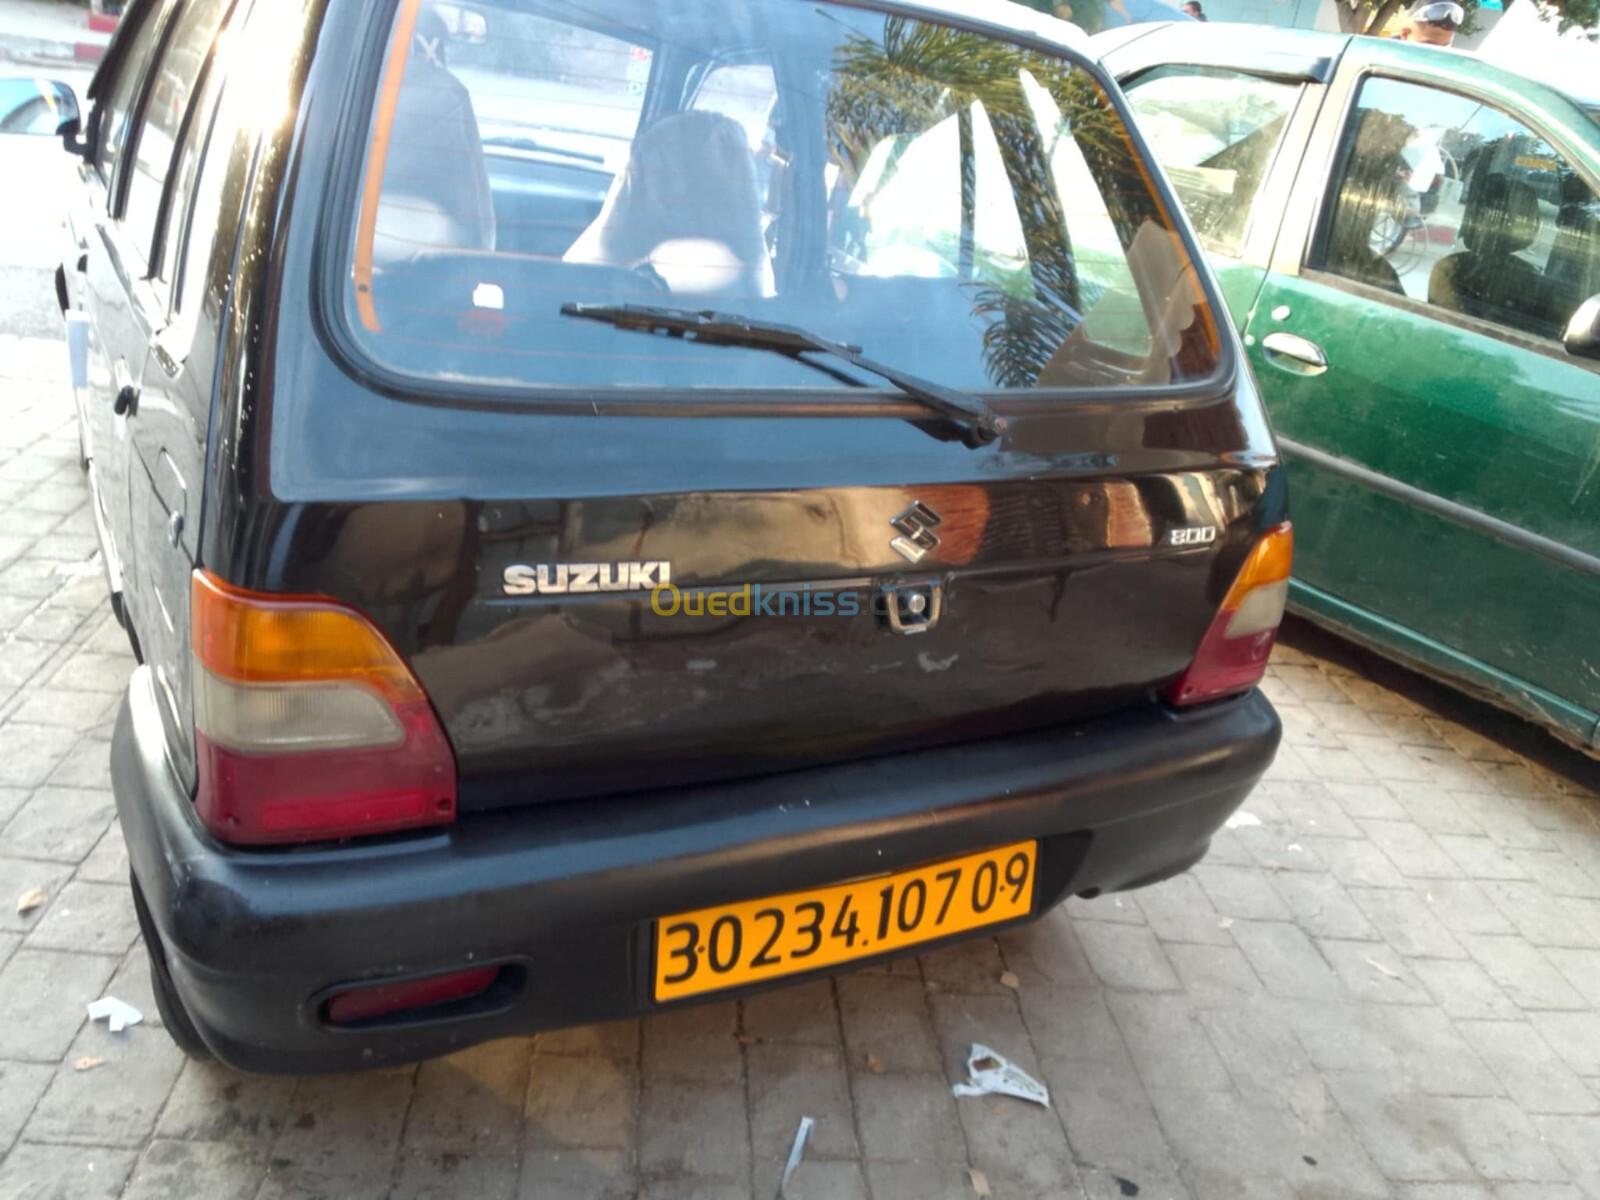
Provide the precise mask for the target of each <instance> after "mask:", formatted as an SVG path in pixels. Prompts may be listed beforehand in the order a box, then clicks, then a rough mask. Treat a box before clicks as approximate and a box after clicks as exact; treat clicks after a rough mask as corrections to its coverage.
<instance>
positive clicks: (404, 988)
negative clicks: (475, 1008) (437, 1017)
mask: <svg viewBox="0 0 1600 1200" xmlns="http://www.w3.org/2000/svg"><path fill="white" fill-rule="evenodd" d="M499 977H500V968H499V967H473V968H471V969H470V970H466V971H452V972H450V973H449V974H447V975H429V976H427V977H426V978H424V979H406V980H402V981H401V982H399V983H375V984H371V985H369V986H367V987H356V988H351V989H349V990H348V991H344V992H339V993H337V994H335V995H334V996H333V997H332V999H330V1000H329V1001H328V1020H329V1022H330V1023H332V1024H334V1025H351V1024H354V1023H355V1022H357V1021H370V1020H372V1019H373V1018H374V1017H386V1016H388V1015H390V1014H391V1013H397V1012H404V1011H406V1010H407V1009H413V1008H434V1007H436V1006H437V1005H440V1004H450V1003H452V1002H453V1001H456V1000H466V999H468V998H469V997H472V996H481V995H482V994H483V993H484V992H486V991H488V990H489V989H490V988H491V987H492V986H493V985H494V981H495V980H496V979H498V978H499Z"/></svg>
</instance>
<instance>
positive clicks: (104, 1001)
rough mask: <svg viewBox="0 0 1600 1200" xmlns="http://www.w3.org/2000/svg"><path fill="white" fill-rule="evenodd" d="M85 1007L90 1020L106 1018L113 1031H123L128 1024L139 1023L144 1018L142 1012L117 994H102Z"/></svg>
mask: <svg viewBox="0 0 1600 1200" xmlns="http://www.w3.org/2000/svg"><path fill="white" fill-rule="evenodd" d="M84 1008H85V1009H86V1010H87V1011H88V1013H89V1020H91V1021H98V1020H100V1019H101V1018H104V1019H105V1021H106V1023H107V1025H108V1026H109V1027H110V1029H111V1032H112V1033H121V1032H122V1031H123V1030H124V1029H126V1028H128V1026H130V1025H137V1024H138V1023H139V1022H140V1021H142V1020H144V1014H143V1013H142V1012H140V1011H139V1010H138V1009H137V1008H135V1007H134V1006H133V1005H131V1004H129V1003H128V1002H127V1001H125V1000H118V999H117V998H116V997H115V996H102V997H100V999H98V1000H94V1001H91V1002H90V1003H88V1004H86V1005H84Z"/></svg>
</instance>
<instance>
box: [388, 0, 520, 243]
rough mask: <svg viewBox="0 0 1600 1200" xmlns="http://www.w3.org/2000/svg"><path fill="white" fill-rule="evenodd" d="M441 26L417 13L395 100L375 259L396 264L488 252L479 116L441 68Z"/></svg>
mask: <svg viewBox="0 0 1600 1200" xmlns="http://www.w3.org/2000/svg"><path fill="white" fill-rule="evenodd" d="M446 36H447V35H446V30H445V24H444V21H443V20H441V19H440V17H439V15H438V14H437V13H435V12H434V11H433V9H432V7H431V6H430V7H425V8H423V9H422V10H421V11H420V12H419V13H418V14H417V23H416V29H415V32H414V33H413V35H412V39H411V51H410V55H409V56H408V57H407V59H406V69H405V76H404V79H403V81H402V83H401V86H400V94H399V97H398V99H397V100H396V102H395V109H394V124H393V127H392V129H391V132H390V135H389V156H388V161H387V163H386V165H385V168H384V173H383V192H382V194H381V199H380V200H379V202H378V222H377V230H376V237H375V238H374V240H373V257H374V258H375V259H376V260H377V261H378V262H380V263H394V262H399V261H403V260H404V259H407V258H411V257H413V256H414V255H416V254H419V253H422V252H424V251H428V250H439V249H459V250H493V249H494V236H495V228H494V193H493V192H492V191H491V190H490V187H489V169H488V166H487V165H486V163H485V161H484V156H483V141H482V138H481V136H480V135H479V133H478V118H477V115H476V114H475V113H474V112H473V108H472V97H471V95H470V94H468V92H467V89H466V87H465V86H464V85H463V84H462V83H461V81H460V80H458V79H457V78H456V77H455V76H454V75H452V74H451V73H450V71H449V70H448V69H447V68H446V66H445V57H444V55H445V39H446Z"/></svg>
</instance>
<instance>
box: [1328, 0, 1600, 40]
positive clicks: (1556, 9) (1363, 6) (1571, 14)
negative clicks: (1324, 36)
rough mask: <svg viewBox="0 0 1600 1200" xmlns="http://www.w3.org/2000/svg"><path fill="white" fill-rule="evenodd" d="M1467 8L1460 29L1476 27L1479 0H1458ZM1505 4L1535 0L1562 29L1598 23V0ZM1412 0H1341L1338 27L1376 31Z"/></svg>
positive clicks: (1466, 31) (1474, 29)
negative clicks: (1465, 18)
mask: <svg viewBox="0 0 1600 1200" xmlns="http://www.w3.org/2000/svg"><path fill="white" fill-rule="evenodd" d="M1457 2H1458V3H1459V4H1460V5H1461V7H1462V8H1464V9H1466V11H1467V20H1466V24H1465V25H1463V26H1462V27H1461V32H1462V33H1464V34H1467V35H1469V36H1470V35H1471V34H1474V33H1476V32H1477V31H1478V22H1477V15H1478V10H1479V3H1478V0H1457ZM1506 2H1507V5H1508V6H1509V5H1510V4H1511V3H1517V4H1537V5H1538V6H1539V9H1540V15H1541V16H1543V17H1544V19H1545V20H1548V21H1553V22H1554V23H1555V25H1556V28H1557V29H1558V30H1559V31H1560V32H1561V33H1565V32H1566V31H1567V30H1569V29H1594V28H1596V27H1597V26H1600V0H1506ZM1413 3H1414V0H1340V4H1339V28H1341V29H1343V30H1344V31H1345V32H1347V33H1365V34H1379V33H1382V32H1383V30H1384V27H1385V26H1387V25H1388V24H1389V22H1390V21H1391V20H1393V19H1394V18H1395V17H1396V16H1398V15H1400V14H1401V13H1403V12H1405V11H1406V10H1407V9H1408V8H1410V7H1411V6H1412V4H1413Z"/></svg>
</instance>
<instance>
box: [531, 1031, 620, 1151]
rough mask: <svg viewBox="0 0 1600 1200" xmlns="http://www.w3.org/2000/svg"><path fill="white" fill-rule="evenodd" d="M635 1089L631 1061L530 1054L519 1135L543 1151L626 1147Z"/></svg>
mask: <svg viewBox="0 0 1600 1200" xmlns="http://www.w3.org/2000/svg"><path fill="white" fill-rule="evenodd" d="M638 1088H639V1081H638V1076H637V1074H636V1072H635V1070H634V1068H633V1065H632V1064H631V1063H626V1062H621V1061H618V1060H616V1059H609V1058H573V1057H568V1056H565V1055H556V1054H535V1055H534V1056H533V1060H532V1064H531V1067H530V1069H529V1077H528V1095H527V1101H526V1104H525V1106H524V1109H523V1137H524V1138H525V1139H526V1141H527V1144H528V1145H529V1146H530V1147H536V1148H539V1149H545V1150H560V1149H563V1148H573V1147H577V1148H582V1149H586V1150H613V1149H627V1148H629V1147H631V1146H632V1145H633V1144H634V1117H635V1113H634V1102H635V1098H636V1095H637V1092H638Z"/></svg>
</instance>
